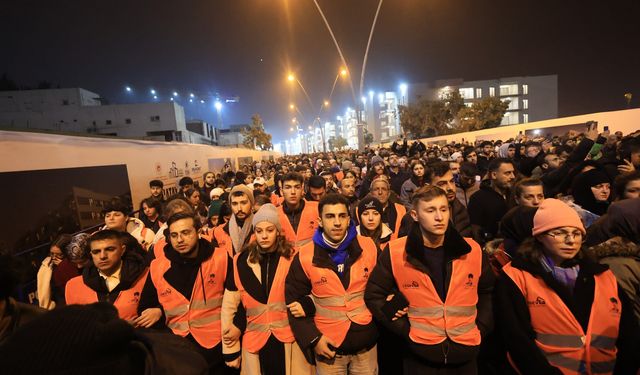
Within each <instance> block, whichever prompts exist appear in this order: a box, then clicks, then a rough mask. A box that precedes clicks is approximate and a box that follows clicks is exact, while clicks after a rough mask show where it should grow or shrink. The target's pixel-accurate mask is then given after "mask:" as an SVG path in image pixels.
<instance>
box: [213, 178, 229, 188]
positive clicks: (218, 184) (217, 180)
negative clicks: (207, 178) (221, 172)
mask: <svg viewBox="0 0 640 375" xmlns="http://www.w3.org/2000/svg"><path fill="white" fill-rule="evenodd" d="M213 184H214V185H215V186H220V185H222V186H224V187H227V183H226V182H225V181H224V180H223V179H221V178H216V180H215V181H214V183H213Z"/></svg>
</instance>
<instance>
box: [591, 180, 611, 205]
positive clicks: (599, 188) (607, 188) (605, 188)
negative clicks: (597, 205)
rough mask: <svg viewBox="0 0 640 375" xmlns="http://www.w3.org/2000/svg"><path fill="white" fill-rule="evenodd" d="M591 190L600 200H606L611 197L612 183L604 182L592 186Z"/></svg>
mask: <svg viewBox="0 0 640 375" xmlns="http://www.w3.org/2000/svg"><path fill="white" fill-rule="evenodd" d="M591 192H592V193H593V196H594V197H595V198H596V200H597V201H598V202H604V201H606V200H607V199H609V194H611V184H609V183H608V182H603V183H601V184H598V185H596V186H592V187H591Z"/></svg>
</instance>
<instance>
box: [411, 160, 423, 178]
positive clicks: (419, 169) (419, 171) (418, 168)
mask: <svg viewBox="0 0 640 375" xmlns="http://www.w3.org/2000/svg"><path fill="white" fill-rule="evenodd" d="M412 171H413V174H414V175H415V176H416V177H422V176H424V166H423V165H422V164H420V163H418V164H416V165H414V166H413V168H412Z"/></svg>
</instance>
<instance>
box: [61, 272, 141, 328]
mask: <svg viewBox="0 0 640 375" xmlns="http://www.w3.org/2000/svg"><path fill="white" fill-rule="evenodd" d="M148 273H149V270H148V269H146V270H145V271H144V272H142V273H141V274H140V276H139V277H138V279H137V280H136V282H135V283H133V285H132V286H131V287H130V288H129V289H126V290H121V291H120V292H118V297H116V300H115V301H113V306H114V307H115V308H116V309H117V310H118V316H119V317H120V319H124V320H132V319H134V318H136V317H137V316H138V304H139V303H140V295H141V294H142V289H143V287H144V283H145V282H146V281H147V274H148ZM65 301H66V302H67V304H68V305H73V304H80V305H87V304H91V303H95V302H98V294H97V293H96V292H95V291H94V290H93V289H91V288H89V287H88V286H87V285H86V284H85V283H84V280H83V279H82V275H80V276H76V277H74V278H73V279H71V280H69V282H67V285H66V287H65Z"/></svg>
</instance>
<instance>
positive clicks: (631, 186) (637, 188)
mask: <svg viewBox="0 0 640 375" xmlns="http://www.w3.org/2000/svg"><path fill="white" fill-rule="evenodd" d="M622 197H623V199H630V198H640V180H632V181H629V183H627V186H625V187H624V193H623V195H622Z"/></svg>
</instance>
